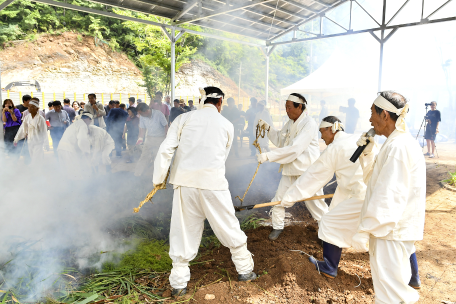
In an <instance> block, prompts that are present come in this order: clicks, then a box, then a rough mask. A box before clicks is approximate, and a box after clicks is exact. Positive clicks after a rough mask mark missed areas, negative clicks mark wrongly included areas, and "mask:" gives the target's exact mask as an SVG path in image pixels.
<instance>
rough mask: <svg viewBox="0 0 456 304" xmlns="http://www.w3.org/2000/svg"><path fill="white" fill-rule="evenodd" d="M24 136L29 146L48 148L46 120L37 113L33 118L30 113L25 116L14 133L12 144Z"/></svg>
mask: <svg viewBox="0 0 456 304" xmlns="http://www.w3.org/2000/svg"><path fill="white" fill-rule="evenodd" d="M26 136H27V143H28V144H29V145H33V146H42V147H47V148H49V140H48V133H47V125H46V119H45V118H43V116H41V115H39V114H38V113H37V114H36V115H35V117H33V118H32V115H31V114H30V113H29V115H27V116H25V117H24V119H23V120H22V125H21V127H20V128H19V130H18V131H17V133H16V137H15V138H14V142H16V143H17V142H18V141H19V140H21V139H23V138H25V137H26Z"/></svg>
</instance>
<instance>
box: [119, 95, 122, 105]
mask: <svg viewBox="0 0 456 304" xmlns="http://www.w3.org/2000/svg"><path fill="white" fill-rule="evenodd" d="M119 102H120V103H122V93H119Z"/></svg>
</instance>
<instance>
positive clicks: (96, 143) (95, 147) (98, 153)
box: [89, 125, 115, 166]
mask: <svg viewBox="0 0 456 304" xmlns="http://www.w3.org/2000/svg"><path fill="white" fill-rule="evenodd" d="M89 141H90V145H91V164H92V166H99V165H101V164H103V165H110V164H111V159H110V158H109V154H110V153H111V151H112V150H113V149H114V147H115V145H114V140H113V139H112V137H111V135H109V134H108V132H106V131H105V130H104V129H102V128H99V127H97V126H94V125H90V126H89Z"/></svg>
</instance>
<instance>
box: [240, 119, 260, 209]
mask: <svg viewBox="0 0 456 304" xmlns="http://www.w3.org/2000/svg"><path fill="white" fill-rule="evenodd" d="M255 135H256V139H255V141H254V142H253V144H252V145H253V146H255V147H256V148H257V149H258V151H259V152H260V154H261V147H260V144H259V143H258V138H260V137H261V138H264V137H265V135H266V128H265V127H264V125H262V126H261V127H260V125H259V124H258V125H257V126H256V134H255ZM260 165H261V164H260V162H258V166H257V168H256V170H255V174H253V177H252V180H251V181H250V184H249V186H248V187H247V190H245V193H244V196H243V197H242V198H241V197H239V196H236V198H238V199H239V200H240V201H241V206H242V203H243V202H244V199H245V196H246V195H247V192H249V189H250V186H251V185H252V183H253V180H254V179H255V176H256V175H257V173H258V169H259V168H260Z"/></svg>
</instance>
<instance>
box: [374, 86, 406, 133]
mask: <svg viewBox="0 0 456 304" xmlns="http://www.w3.org/2000/svg"><path fill="white" fill-rule="evenodd" d="M374 105H376V106H377V107H379V108H380V109H382V110H386V111H388V112H391V113H394V114H396V115H397V116H399V118H398V119H397V121H396V129H397V130H398V131H400V132H405V131H406V128H407V125H406V123H405V115H407V112H408V108H409V105H408V104H405V106H404V107H403V108H399V109H398V108H396V106H394V105H393V104H392V103H391V102H389V101H388V100H387V99H385V98H384V97H383V96H381V95H378V96H377V98H376V99H375V100H374Z"/></svg>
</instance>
